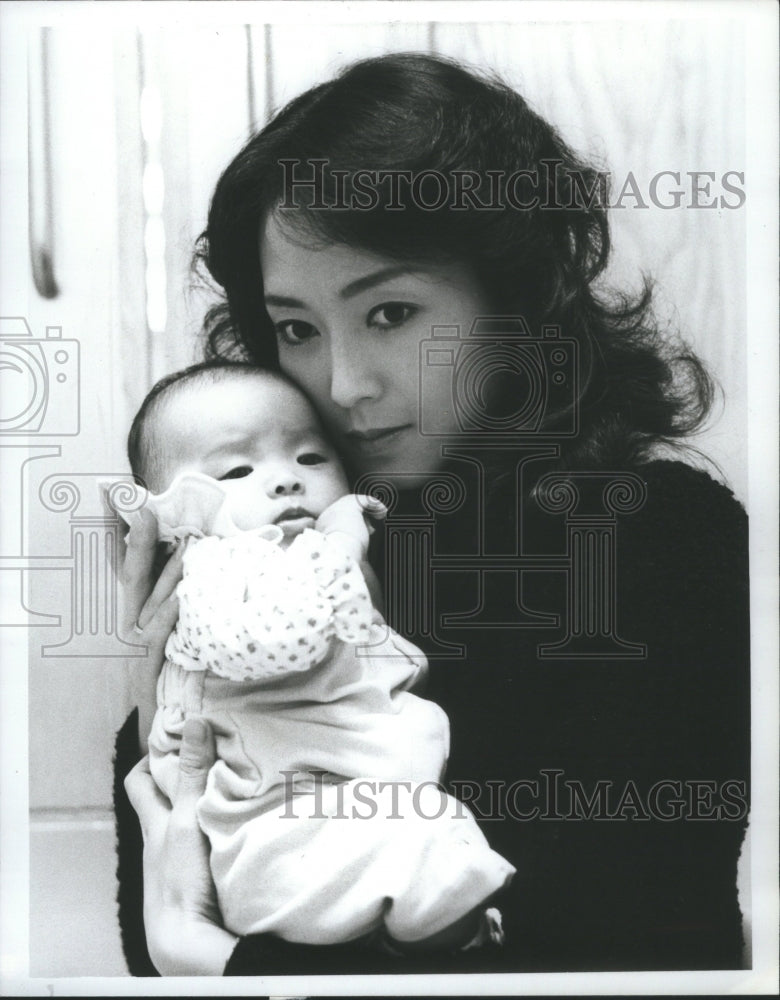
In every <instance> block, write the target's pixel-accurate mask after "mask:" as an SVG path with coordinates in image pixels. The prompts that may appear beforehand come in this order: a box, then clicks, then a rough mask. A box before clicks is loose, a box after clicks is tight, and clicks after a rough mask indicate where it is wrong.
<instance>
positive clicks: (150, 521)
mask: <svg viewBox="0 0 780 1000" xmlns="http://www.w3.org/2000/svg"><path fill="white" fill-rule="evenodd" d="M156 549H157V522H156V521H155V519H154V516H153V515H152V514H151V512H150V511H147V510H140V511H139V512H138V516H137V518H136V519H135V520H134V522H133V524H132V526H131V527H130V530H129V531H128V532H127V536H126V538H125V561H124V564H123V566H122V573H121V581H122V619H123V625H124V630H125V632H129V631H130V630H131V629H132V628H133V625H135V623H136V622H137V621H138V616H139V615H140V613H141V610H142V609H143V607H144V605H145V604H146V602H147V599H148V597H149V594H150V592H151V591H152V583H153V571H154V558H155V553H156Z"/></svg>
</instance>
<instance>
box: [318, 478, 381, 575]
mask: <svg viewBox="0 0 780 1000" xmlns="http://www.w3.org/2000/svg"><path fill="white" fill-rule="evenodd" d="M386 515H387V508H386V507H385V505H384V504H383V503H382V501H381V500H377V499H376V497H372V496H367V495H365V494H361V495H357V494H354V493H350V494H349V495H348V496H345V497H341V498H340V499H338V500H336V501H335V502H334V503H332V504H331V505H330V507H327V508H326V509H325V510H324V511H323V512H322V513H321V514H320V516H319V517H318V518H317V523H316V525H315V527H316V528H317V530H318V531H321V532H322V533H323V535H328V536H329V537H331V538H335V539H337V540H338V542H339V543H340V544H341V546H342V548H343V549H344V550H345V551H346V552H347V553H348V554H349V555H350V556H352V558H353V559H354V560H355V562H356V563H363V562H365V559H366V552H367V551H368V539H369V536H370V534H371V532H372V531H373V528H372V527H371V525H370V522H369V520H368V518H369V517H375V518H377V520H381V519H382V518H384V517H385V516H386Z"/></svg>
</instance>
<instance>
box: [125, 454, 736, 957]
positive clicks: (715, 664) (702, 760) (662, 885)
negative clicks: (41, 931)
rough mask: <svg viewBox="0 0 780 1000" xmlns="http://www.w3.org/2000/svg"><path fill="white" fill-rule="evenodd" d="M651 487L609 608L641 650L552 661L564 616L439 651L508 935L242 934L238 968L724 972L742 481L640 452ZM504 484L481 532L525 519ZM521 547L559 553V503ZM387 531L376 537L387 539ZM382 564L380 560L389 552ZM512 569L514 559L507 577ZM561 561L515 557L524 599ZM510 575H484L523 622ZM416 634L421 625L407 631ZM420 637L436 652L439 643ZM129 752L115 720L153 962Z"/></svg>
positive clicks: (461, 782)
mask: <svg viewBox="0 0 780 1000" xmlns="http://www.w3.org/2000/svg"><path fill="white" fill-rule="evenodd" d="M636 471H637V473H638V474H639V475H640V477H641V478H642V479H643V480H644V482H645V484H646V487H647V497H646V500H645V502H644V505H643V506H641V508H640V509H638V510H636V511H635V512H634V513H632V514H630V515H626V516H625V517H620V518H619V520H618V524H617V529H616V580H617V613H616V624H617V631H618V633H619V635H620V637H621V638H622V639H624V640H626V641H628V642H634V643H642V644H645V645H646V647H647V649H646V655H645V656H644V657H643V658H639V659H626V658H618V659H611V658H608V659H560V658H553V659H548V658H542V657H540V656H539V647H540V645H543V644H550V643H554V642H555V641H556V640H557V639H560V638H562V637H563V635H564V634H565V628H564V627H560V628H558V629H556V628H554V627H552V628H551V627H546V628H538V627H530V628H517V627H508V626H503V627H493V628H490V629H485V628H482V629H461V630H460V631H459V630H458V629H457V628H453V627H450V628H447V629H446V630H445V629H443V628H442V629H441V631H440V635H441V637H442V638H445V639H446V640H447V641H448V642H461V643H463V644H465V646H466V648H467V655H466V656H465V658H450V659H447V658H440V657H439V658H432V659H431V676H430V680H429V686H428V689H427V691H426V692H425V694H426V696H427V697H430V698H432V699H433V700H435V701H438V702H439V704H441V705H442V707H443V708H444V709H445V710H446V712H447V714H448V715H449V718H450V724H451V730H452V750H451V755H450V761H449V765H448V769H447V781H448V784H449V787H450V790H451V791H453V793H455V794H457V795H459V797H461V798H464V799H466V800H470V804H471V808H472V811H474V813H475V815H476V816H477V818H478V820H479V821H480V824H481V826H482V829H483V831H484V833H485V835H486V836H487V838H488V840H489V841H490V844H491V846H492V847H494V849H495V850H497V851H499V852H500V853H501V854H503V855H504V856H505V857H506V858H508V859H509V860H510V861H511V862H512V863H513V864H514V865H515V867H516V868H517V870H518V871H517V875H516V876H515V878H514V880H513V882H512V884H511V886H510V887H509V889H508V890H507V891H506V892H505V893H504V895H503V897H502V899H501V900H500V901H499V902H498V904H497V905H499V907H500V909H501V911H502V914H503V918H504V928H505V931H506V944H505V947H504V948H503V950H501V951H493V950H490V949H488V950H482V951H481V952H474V951H471V952H467V953H465V954H462V955H437V956H431V955H425V956H415V958H413V959H411V958H403V959H401V958H395V957H391V956H388V955H385V954H377V953H374V952H373V951H371V950H369V949H367V948H365V947H360V946H358V945H355V944H352V945H340V946H335V947H317V946H303V945H293V944H289V943H287V942H284V941H280V940H278V939H276V938H274V937H272V936H269V935H254V936H250V937H247V938H242V939H241V940H240V941H239V943H238V944H237V946H236V949H235V951H234V953H233V955H232V956H231V959H230V961H229V962H228V965H227V968H226V970H225V972H226V974H227V975H252V974H254V975H259V974H267V975H283V974H306V973H309V974H316V973H370V972H377V973H379V972H398V973H407V972H421V971H430V972H469V971H472V972H478V971H518V972H519V971H523V972H537V971H575V970H583V971H584V970H592V971H606V970H620V969H626V970H663V969H715V968H721V969H729V968H731V969H733V968H739V967H740V965H741V954H742V946H743V942H742V931H741V918H740V912H739V908H738V905H737V894H736V867H737V858H738V856H739V850H740V845H741V842H742V838H743V835H744V831H745V824H746V813H747V800H748V794H749V760H750V732H749V729H750V704H749V696H750V676H749V605H748V558H747V551H748V538H747V519H746V516H745V513H744V511H743V510H742V508H741V506H740V505H739V503H738V502H737V501H736V500H735V499H734V497H733V495H732V494H731V492H730V491H729V490H728V489H726V488H725V487H723V486H721V485H720V484H718V483H716V482H714V481H713V480H712V479H711V478H710V477H709V476H708V475H706V474H705V473H702V472H699V471H696V470H693V469H691V468H690V467H688V466H686V465H683V464H681V463H676V462H674V463H673V462H654V463H651V464H649V465H647V466H644V467H642V468H640V469H638V470H636ZM513 490H514V486H513V484H510V485H506V484H505V485H504V486H502V485H501V483H500V482H499V483H498V484H497V485H496V486H495V489H494V491H493V499H492V501H491V507H490V510H489V512H488V516H489V518H490V529H491V531H493V530H495V531H496V532H497V537H498V536H501V535H502V534H503V535H504V536H505V537H508V536H509V534H510V533H511V532H513V531H514V524H513V522H514V520H515V510H516V505H515V501H514V492H513ZM470 523H471V524H473V509H470V505H469V504H468V503H466V505H465V506H464V507H462V508H461V509H460V510H459V511H457V512H455V513H454V514H452V515H448V516H444V517H442V518H441V519H440V520H439V521H438V522H437V534H436V552H437V553H442V552H445V553H446V552H451V553H460V554H464V553H467V552H468V551H470V550H471V547H472V543H473V544H476V543H475V542H474V536H473V528H470V527H469V524H470ZM522 535H523V540H522V545H523V551H524V552H526V553H529V552H537V553H545V554H548V555H556V554H557V555H560V554H562V553H563V552H564V551H565V549H566V544H567V543H566V530H565V524H564V523H563V519H562V517H560V516H552V515H545V514H542V513H541V512H539V511H538V510H537V509H535V507H534V505H533V504H530V505H526V508H525V510H524V513H523V531H522ZM381 550H382V539H381V538H379V539H377V540H376V551H377V552H381ZM379 569H380V578H381V566H380V567H379ZM506 579H507V580H511V579H512V578H511V577H509V576H508V577H507V578H506ZM566 581H567V576H566V574H565V573H563V572H561V571H560V569H559V570H558V571H546V572H545V571H537V570H534V571H532V572H528V573H524V574H523V585H522V601H523V603H524V605H525V606H526V607H527V608H531V609H533V610H534V611H539V612H548V613H549V612H552V613H555V614H558V615H559V616H562V618H561V620H562V621H564V622H565V610H566V606H567V605H566ZM516 596H517V595H516V593H515V590H514V586H507V587H504V588H503V589H502V590H501V591H500V592H491V594H490V597H489V606H490V610H491V613H492V614H494V615H495V619H496V620H499V621H505V622H512V621H515V620H516V619H517V609H516V603H515V602H516ZM433 603H434V606H435V609H436V616H437V617H440V615H441V614H447V613H451V612H456V613H457V612H467V611H469V610H470V609H472V608H474V607H475V606H476V604H477V603H478V593H477V577H476V574H475V573H473V572H470V571H468V570H465V571H464V570H462V569H461V570H460V571H453V572H445V573H438V574H437V575H436V591H435V593H434V596H433ZM416 638H417V641H418V642H419V643H420V645H421V646H422V647H423V648H424V649H425V648H426V642H428V644H429V645H430V643H429V641H428V640H427V639H426V637H419V636H418V637H416ZM426 651H428V652H430V651H431V650H430V649H427V650H426ZM138 757H139V748H138V741H137V738H136V716H135V713H133V715H132V716H131V717H130V718H129V719H128V721H127V722H126V724H125V726H124V727H123V728H122V730H121V731H120V733H119V736H118V740H117V752H116V782H115V804H116V813H117V829H118V840H119V866H118V876H119V883H120V888H119V910H120V924H121V928H122V935H123V943H124V948H125V954H126V957H127V961H128V967H129V969H130V971H131V973H133V974H134V975H154V974H155V971H154V969H153V967H152V965H151V962H150V961H149V958H148V953H147V951H146V946H145V941H144V935H143V923H142V876H141V846H142V845H141V838H140V831H139V827H138V822H137V819H136V817H135V814H134V813H133V811H132V808H131V807H130V806H129V803H128V801H127V799H126V796H125V794H124V788H123V785H122V779H123V778H124V775H125V774H126V773H127V772H128V771H129V769H130V768H131V767H132V766H133V764H134V763H135V762H136V761H137V759H138Z"/></svg>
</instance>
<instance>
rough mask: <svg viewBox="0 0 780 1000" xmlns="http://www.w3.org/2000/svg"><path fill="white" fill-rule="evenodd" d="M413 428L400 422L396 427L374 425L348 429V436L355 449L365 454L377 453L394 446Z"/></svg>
mask: <svg viewBox="0 0 780 1000" xmlns="http://www.w3.org/2000/svg"><path fill="white" fill-rule="evenodd" d="M411 428H412V425H411V424H398V425H396V426H395V427H373V428H371V430H366V431H348V432H347V435H346V436H347V441H348V442H349V444H350V446H351V448H352V449H353V451H358V452H360V453H361V454H364V455H376V454H381V453H382V452H383V451H387V450H389V449H390V448H392V447H393V446H394V445H395V444H397V443H398V441H399V439H400V438H401V437H403V435H404V434H405V433H406V432H407V431H409V430H411Z"/></svg>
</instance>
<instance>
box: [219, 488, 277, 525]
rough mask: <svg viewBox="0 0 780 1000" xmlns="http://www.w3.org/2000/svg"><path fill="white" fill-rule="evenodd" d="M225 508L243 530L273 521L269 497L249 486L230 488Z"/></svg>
mask: <svg viewBox="0 0 780 1000" xmlns="http://www.w3.org/2000/svg"><path fill="white" fill-rule="evenodd" d="M247 478H249V477H247ZM236 485H238V484H236ZM225 509H226V510H227V511H228V512H229V514H230V516H231V518H232V519H233V522H234V524H235V525H236V527H237V528H239V529H240V530H241V531H249V530H251V529H252V528H262V527H264V526H265V525H266V524H271V523H272V522H273V514H272V511H271V505H270V504H269V502H268V498H267V497H266V496H265V495H264V494H262V493H260V492H259V491H258V490H256V489H251V488H250V487H248V486H247V487H243V488H241V487H239V488H238V489H232V490H230V492H229V493H228V496H227V498H226V500H225Z"/></svg>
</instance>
